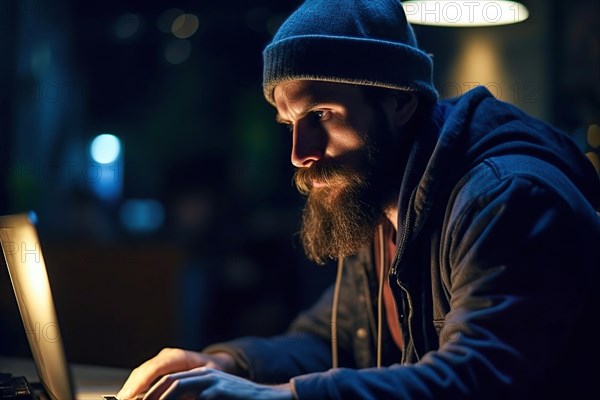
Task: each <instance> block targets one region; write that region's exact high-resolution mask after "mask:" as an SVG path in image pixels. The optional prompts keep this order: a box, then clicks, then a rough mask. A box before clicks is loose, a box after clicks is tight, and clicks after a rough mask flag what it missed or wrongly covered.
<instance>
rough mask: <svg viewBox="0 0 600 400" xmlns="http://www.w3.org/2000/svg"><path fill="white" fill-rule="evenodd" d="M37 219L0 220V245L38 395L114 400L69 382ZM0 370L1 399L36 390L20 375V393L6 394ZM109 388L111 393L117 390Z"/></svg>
mask: <svg viewBox="0 0 600 400" xmlns="http://www.w3.org/2000/svg"><path fill="white" fill-rule="evenodd" d="M36 221H37V216H36V214H35V213H34V212H30V213H24V214H15V215H6V216H0V242H1V244H2V251H3V253H4V258H5V260H6V265H7V267H8V272H9V274H10V280H11V282H12V286H13V289H14V292H15V297H16V299H17V305H18V307H19V312H20V314H21V319H22V320H23V326H24V328H25V332H26V334H27V340H28V342H29V347H30V348H31V353H32V355H33V361H34V363H35V367H36V369H37V373H38V376H39V379H40V383H41V386H42V388H41V389H43V390H42V396H47V397H48V398H50V399H52V400H74V399H77V400H88V399H89V400H102V399H105V400H116V397H115V396H114V395H111V394H107V393H106V391H104V390H102V389H103V388H100V390H102V391H103V392H104V393H102V392H100V391H98V389H99V388H98V387H75V385H74V384H73V380H72V376H71V374H70V369H69V366H68V364H67V360H66V357H65V352H64V349H63V344H62V341H61V340H60V338H62V336H61V334H60V329H59V324H58V319H57V317H56V310H55V307H54V300H53V298H52V292H51V291H50V282H49V280H48V274H47V272H46V264H45V261H44V256H43V254H42V249H41V246H40V241H39V239H38V234H37V230H36V227H35V224H36ZM40 325H41V326H44V327H45V329H46V330H47V332H45V335H44V336H45V337H40V335H38V334H37V329H36V326H40ZM50 331H51V332H50ZM2 372H5V373H4V374H2V376H1V377H0V378H2V379H3V382H5V384H6V385H7V386H5V388H7V389H6V391H4V389H3V395H0V399H1V398H11V399H12V398H18V399H21V398H22V399H26V398H27V393H26V392H28V391H31V392H36V390H35V387H36V385H34V384H30V383H29V382H26V380H25V381H24V380H23V377H14V378H15V379H16V380H17V382H16V390H18V391H19V392H18V393H17V394H16V395H15V394H13V395H12V397H11V394H10V393H7V391H8V385H9V383H6V382H7V381H8V379H9V378H10V374H6V372H10V371H2ZM108 389H109V390H111V391H114V392H115V393H116V391H117V390H118V387H110V388H108ZM2 396H5V397H2ZM19 396H20V397H19ZM47 397H43V398H47ZM30 398H32V399H34V398H36V397H35V396H31V397H30Z"/></svg>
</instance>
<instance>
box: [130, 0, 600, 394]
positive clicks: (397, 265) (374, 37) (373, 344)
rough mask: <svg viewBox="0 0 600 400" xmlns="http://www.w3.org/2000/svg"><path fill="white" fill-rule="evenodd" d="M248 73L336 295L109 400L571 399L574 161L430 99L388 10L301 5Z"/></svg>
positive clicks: (570, 149)
mask: <svg viewBox="0 0 600 400" xmlns="http://www.w3.org/2000/svg"><path fill="white" fill-rule="evenodd" d="M264 63H265V64H264V81H263V88H264V94H265V97H266V99H267V101H269V102H270V103H271V104H272V105H273V106H274V107H275V108H276V109H277V120H278V121H279V122H281V123H283V124H286V125H288V126H289V128H290V132H291V135H292V137H293V143H292V152H291V161H292V163H293V164H294V166H295V167H297V172H296V174H295V178H294V181H295V183H296V186H297V187H298V189H299V191H300V192H301V193H303V194H304V195H306V196H307V202H306V207H305V210H304V214H303V217H302V230H301V237H302V242H303V245H304V248H305V250H306V254H307V256H308V257H309V258H311V259H312V260H314V261H316V262H319V263H323V262H325V261H327V260H330V259H337V260H338V277H337V281H336V284H335V285H334V286H332V287H331V288H330V290H328V291H327V292H326V293H324V294H323V296H322V298H321V299H320V300H319V301H318V302H317V304H315V305H314V306H313V307H312V308H311V309H309V310H307V311H305V312H303V313H302V314H301V315H299V316H298V318H297V319H296V320H295V321H294V322H293V323H292V325H291V327H290V329H289V331H288V332H286V333H284V334H282V335H280V336H277V337H272V338H241V339H239V340H234V341H231V342H228V343H221V344H216V345H213V346H209V347H208V348H206V349H204V350H203V351H202V352H193V351H187V350H182V349H164V350H163V351H161V352H160V353H159V354H158V355H157V356H156V357H154V358H153V359H151V360H149V361H147V362H145V363H144V364H142V365H141V366H140V367H138V368H136V369H135V370H134V371H133V372H132V374H131V376H130V378H129V379H128V381H127V382H126V383H125V385H124V387H123V389H122V390H121V392H120V393H119V397H120V398H123V399H125V398H131V397H134V396H135V395H137V394H139V393H140V392H142V391H145V390H148V392H147V393H146V397H145V398H147V399H159V398H160V399H183V398H185V399H188V398H193V399H196V398H197V399H205V398H206V399H208V398H210V399H242V398H244V399H246V398H247V399H344V400H346V399H355V398H365V399H486V400H488V399H507V398H510V399H531V398H584V393H588V392H587V391H588V390H590V389H591V388H592V387H593V383H594V378H595V375H594V374H593V373H592V371H595V368H588V367H587V366H586V365H587V363H584V362H583V361H584V359H588V360H592V363H593V360H594V359H597V358H596V357H597V356H598V350H597V349H598V346H596V345H595V341H593V340H594V339H595V337H594V332H593V331H592V330H591V329H590V327H589V323H588V319H589V318H590V317H593V314H592V311H593V310H595V309H597V306H598V305H597V303H598V301H597V297H595V296H593V295H592V290H593V287H594V284H595V282H597V279H598V269H599V265H600V262H599V259H598V253H597V248H596V247H597V246H598V243H600V218H599V217H598V215H597V212H596V210H597V209H598V207H599V206H600V182H599V180H598V176H597V173H596V172H595V171H594V169H593V167H592V165H591V163H590V162H589V161H588V160H587V159H586V158H585V157H584V156H583V155H582V154H581V153H580V151H579V149H578V148H577V146H576V145H575V144H574V143H573V142H572V141H571V140H570V139H569V138H568V137H567V136H566V135H564V134H563V133H561V132H559V131H557V130H556V129H554V128H553V127H551V126H549V125H547V124H545V123H543V122H541V121H538V120H536V119H534V118H532V117H530V116H528V115H526V114H524V113H523V112H521V111H520V110H518V109H516V108H515V107H514V106H511V105H509V104H506V103H503V102H500V101H498V100H496V99H495V98H494V97H493V96H492V95H491V94H490V93H489V92H488V91H487V90H486V89H485V88H483V87H478V88H475V89H473V90H472V91H470V92H468V93H466V94H464V95H463V96H461V97H458V98H455V99H450V100H439V99H438V96H437V92H436V90H435V88H434V87H433V84H432V79H431V76H432V62H431V59H430V57H429V56H428V55H427V54H425V53H424V52H422V51H421V50H420V49H419V48H418V46H417V43H416V40H415V37H414V34H413V31H412V29H411V27H410V26H409V25H408V24H407V22H406V18H405V15H404V13H403V10H402V6H401V4H400V2H399V1H397V0H355V1H349V0H307V1H306V2H305V3H304V4H303V5H302V6H300V8H299V9H298V10H297V11H295V12H294V13H293V14H292V15H291V16H290V17H289V18H288V19H287V20H286V21H285V23H284V24H283V25H282V26H281V28H280V29H279V31H278V32H277V34H276V35H275V37H274V38H273V41H272V42H271V43H270V44H269V45H268V46H267V47H266V49H265V51H264ZM282 284H286V285H287V284H289V285H291V284H293V282H282ZM157 378H160V379H159V380H158V382H155V380H156V379H157Z"/></svg>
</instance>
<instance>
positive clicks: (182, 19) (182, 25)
mask: <svg viewBox="0 0 600 400" xmlns="http://www.w3.org/2000/svg"><path fill="white" fill-rule="evenodd" d="M198 25H199V24H198V17H196V16H195V15H194V14H182V15H180V16H178V17H177V18H175V21H173V24H172V25H171V32H172V33H173V35H175V37H177V38H179V39H187V38H190V37H192V36H193V35H194V33H196V31H197V30H198Z"/></svg>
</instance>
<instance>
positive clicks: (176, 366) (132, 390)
mask: <svg viewBox="0 0 600 400" xmlns="http://www.w3.org/2000/svg"><path fill="white" fill-rule="evenodd" d="M186 367H187V364H186V357H185V352H184V351H183V350H180V349H163V350H162V351H161V352H159V353H158V355H156V356H155V357H153V358H151V359H150V360H148V361H146V362H144V363H143V364H141V365H140V366H139V367H137V368H136V369H134V370H133V371H132V372H131V374H130V375H129V377H128V378H127V381H125V384H124V385H123V388H122V389H121V390H120V391H119V393H118V394H117V397H118V398H119V399H129V398H134V397H135V396H136V395H137V394H139V393H141V392H142V391H144V390H145V389H147V388H148V387H149V386H150V385H151V384H152V382H154V381H155V380H156V379H157V378H158V377H160V376H162V375H165V374H168V373H171V372H178V371H182V370H184V369H189V368H186Z"/></svg>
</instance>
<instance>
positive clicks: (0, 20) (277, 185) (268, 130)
mask: <svg viewBox="0 0 600 400" xmlns="http://www.w3.org/2000/svg"><path fill="white" fill-rule="evenodd" d="M523 3H524V4H525V5H526V6H527V7H528V8H529V10H530V13H531V17H530V18H529V19H528V20H527V21H525V22H523V23H520V24H517V25H508V26H501V27H486V28H440V27H425V26H415V32H416V34H417V38H418V40H419V43H420V45H421V47H422V48H423V49H424V50H425V51H427V52H430V53H432V54H433V56H434V63H435V72H434V74H435V76H434V78H435V83H436V85H437V87H438V89H439V91H440V94H441V96H442V97H450V96H454V95H458V94H461V93H464V92H465V91H466V90H468V89H469V88H470V87H473V86H474V85H475V84H483V85H486V86H487V87H488V88H490V90H491V91H492V92H493V93H494V94H496V95H497V96H498V97H500V98H501V99H503V100H505V101H509V102H511V103H514V104H516V105H518V106H519V107H521V108H523V109H524V110H525V111H526V112H528V113H530V114H532V115H534V116H536V117H539V118H541V119H543V120H545V121H548V122H550V123H552V124H555V125H557V126H559V127H560V128H562V129H564V130H565V131H566V132H567V133H569V134H570V135H572V136H573V138H575V140H576V141H577V143H578V144H579V145H580V147H581V149H582V151H585V152H586V153H588V155H589V157H590V159H591V160H592V161H593V162H596V165H598V151H599V149H598V146H599V145H600V133H599V132H598V130H599V128H598V124H599V123H600V118H599V110H600V83H599V75H600V39H599V35H598V29H597V24H598V21H597V19H598V16H599V15H600V6H599V3H598V2H597V1H594V0H587V1H586V0H581V1H571V2H564V1H542V0H539V1H525V2H523ZM299 4H300V2H299V1H281V0H257V1H241V0H232V1H227V2H225V1H189V0H182V1H169V2H165V1H156V0H155V1H141V0H140V1H133V0H120V1H116V0H107V1H102V2H93V1H85V2H83V1H75V0H47V1H45V0H31V1H29V0H26V1H18V0H2V1H1V2H0V57H1V60H2V61H1V62H0V88H1V90H0V138H1V141H0V214H8V213H16V212H23V211H26V210H35V211H36V212H37V214H38V217H39V234H40V241H41V245H42V246H43V249H44V255H45V258H46V262H47V266H48V273H49V276H50V281H51V284H52V288H53V291H54V296H55V301H56V306H57V310H58V315H59V320H60V322H61V325H62V330H63V331H62V334H63V340H64V344H65V347H66V350H67V355H68V358H69V360H70V361H72V362H82V363H94V364H104V365H114V366H124V367H133V366H135V365H137V364H139V363H140V362H142V361H143V360H145V359H147V358H148V357H151V356H152V355H154V354H155V353H156V352H157V351H159V350H160V349H161V348H162V347H166V346H175V347H186V348H191V349H200V348H202V347H203V346H205V345H207V344H209V343H211V342H214V341H216V340H226V339H230V338H233V337H236V336H239V335H261V336H262V335H272V334H276V333H278V332H281V331H282V330H284V329H285V327H286V326H287V324H288V323H289V322H290V320H291V319H292V318H293V316H294V315H295V314H296V313H297V312H298V311H299V310H301V309H303V308H305V307H307V306H309V305H310V304H311V303H312V302H313V301H314V300H315V299H316V297H317V296H318V295H319V294H320V292H321V291H322V290H323V288H325V287H326V286H327V285H329V284H330V283H331V282H332V280H333V277H334V273H335V271H334V269H335V268H334V266H333V265H328V266H325V267H319V266H315V265H313V264H311V263H309V262H308V261H305V259H304V258H303V256H302V250H301V247H300V246H299V243H298V240H297V235H296V232H297V229H298V216H299V215H300V212H301V209H302V203H303V199H302V198H301V197H300V196H299V195H298V194H297V193H296V191H295V189H294V188H293V187H292V184H291V175H292V173H293V169H292V167H291V165H290V163H289V150H290V143H291V141H290V136H289V134H288V132H287V130H285V129H284V128H281V127H279V126H277V125H276V124H275V123H274V118H273V117H274V114H275V113H274V110H273V109H271V108H270V106H269V105H268V104H267V103H266V102H265V101H264V99H263V97H262V90H261V73H262V61H261V51H262V49H263V47H264V46H265V45H266V44H267V43H268V42H269V40H270V38H271V37H272V34H273V33H274V32H275V30H276V28H277V27H278V26H279V24H280V23H281V22H282V21H283V19H284V18H285V16H286V15H288V14H289V13H290V12H291V11H292V10H293V9H295V7H297V6H298V5H299ZM171 8H178V9H180V10H182V11H183V12H186V13H191V14H193V15H195V16H196V17H197V22H198V24H197V30H196V31H195V33H194V34H193V35H192V36H190V37H189V38H186V39H181V38H179V39H178V38H176V37H175V36H174V34H173V33H170V32H163V31H161V30H160V29H159V27H160V26H163V25H164V24H165V23H169V22H171V21H172V18H171V19H170V20H169V18H167V17H166V15H165V14H164V12H165V11H166V10H168V9H171ZM165 21H166V22H165ZM159 22H160V24H159ZM161 24H162V25H161ZM159 25H160V26H159ZM168 25H169V24H167V26H168ZM192 31H193V30H192ZM178 49H179V52H178ZM186 51H189V55H188V56H187V57H186V54H187V53H186ZM173 57H176V58H177V57H179V59H177V60H174V59H173ZM169 59H170V60H171V61H169ZM173 62H176V63H173ZM100 133H111V134H113V135H116V136H117V137H119V139H120V140H121V144H122V150H123V151H122V157H121V158H119V159H118V160H117V161H116V162H114V163H112V164H111V165H110V166H108V167H105V168H104V169H100V167H99V166H98V164H97V163H94V162H93V160H92V159H91V158H90V156H89V146H90V142H91V140H92V139H93V138H94V137H95V136H96V135H98V134H100ZM103 185H104V186H103ZM111 190H112V192H111ZM111 193H112V194H111ZM2 263H3V261H2ZM34 329H36V330H37V332H36V333H35V334H36V335H39V337H40V338H41V339H42V340H43V339H44V335H45V334H46V333H47V329H45V328H44V322H43V321H40V324H39V326H37V327H35V328H34ZM0 355H11V356H28V355H29V350H28V347H27V342H26V336H25V333H24V332H23V327H22V324H21V322H20V318H19V316H18V310H17V307H16V303H15V300H14V296H13V293H12V289H11V287H10V280H9V277H8V274H7V272H6V269H5V268H4V266H0Z"/></svg>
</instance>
